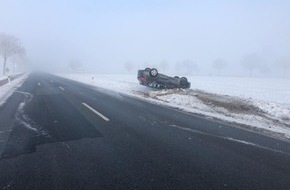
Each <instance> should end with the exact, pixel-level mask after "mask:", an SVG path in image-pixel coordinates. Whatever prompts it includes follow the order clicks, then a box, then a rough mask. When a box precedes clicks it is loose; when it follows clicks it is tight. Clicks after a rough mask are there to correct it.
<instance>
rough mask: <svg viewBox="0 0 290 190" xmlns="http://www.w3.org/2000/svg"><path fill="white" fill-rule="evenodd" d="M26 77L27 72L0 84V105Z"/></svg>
mask: <svg viewBox="0 0 290 190" xmlns="http://www.w3.org/2000/svg"><path fill="white" fill-rule="evenodd" d="M27 77H28V74H24V75H22V76H20V77H19V78H17V79H14V80H13V81H11V82H10V83H7V84H5V85H3V86H0V106H1V105H3V104H4V103H5V102H6V100H7V99H8V98H9V96H11V95H12V94H13V92H14V91H15V90H16V89H17V88H19V87H20V86H21V85H22V84H23V82H24V81H25V80H26V78H27Z"/></svg>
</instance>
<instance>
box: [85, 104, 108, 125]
mask: <svg viewBox="0 0 290 190" xmlns="http://www.w3.org/2000/svg"><path fill="white" fill-rule="evenodd" d="M82 104H83V105H84V106H86V107H87V108H88V109H89V110H91V111H92V112H94V113H95V114H97V115H98V116H100V117H101V118H102V119H103V120H105V121H110V119H108V118H107V117H106V116H104V115H103V114H101V113H100V112H98V111H97V110H95V109H94V108H92V107H91V106H89V105H88V104H86V103H82Z"/></svg>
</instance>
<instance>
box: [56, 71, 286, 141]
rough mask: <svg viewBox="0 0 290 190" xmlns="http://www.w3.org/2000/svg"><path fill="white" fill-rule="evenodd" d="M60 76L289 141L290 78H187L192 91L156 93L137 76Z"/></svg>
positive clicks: (157, 91) (160, 91)
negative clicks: (143, 84)
mask: <svg viewBox="0 0 290 190" xmlns="http://www.w3.org/2000/svg"><path fill="white" fill-rule="evenodd" d="M58 76H61V77H65V78H68V79H72V80H75V81H79V82H83V83H87V84H90V85H94V86H98V87H102V88H107V89H110V90H114V91H117V92H121V93H124V94H128V95H132V96H137V97H139V98H144V99H147V100H150V101H154V102H156V103H159V104H163V105H167V106H170V107H175V108H179V109H182V110H184V111H187V112H191V113H195V114H201V115H204V116H206V117H207V118H211V119H219V120H223V121H228V122H232V123H236V124H239V125H238V126H243V127H246V128H248V129H252V130H255V131H260V132H263V133H267V134H271V135H273V134H274V135H279V136H283V137H286V138H288V139H290V80H288V79H262V78H234V77H188V80H189V81H190V82H191V84H192V85H191V89H188V90H183V89H175V90H154V89H151V88H148V87H144V86H141V85H139V83H138V81H137V78H136V75H96V74H58ZM273 132H274V133H273Z"/></svg>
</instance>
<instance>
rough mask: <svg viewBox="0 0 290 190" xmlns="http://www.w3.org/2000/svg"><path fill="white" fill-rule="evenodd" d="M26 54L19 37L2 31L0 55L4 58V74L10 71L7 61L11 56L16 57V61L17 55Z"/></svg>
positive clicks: (0, 35)
mask: <svg viewBox="0 0 290 190" xmlns="http://www.w3.org/2000/svg"><path fill="white" fill-rule="evenodd" d="M24 55H25V49H24V48H23V46H22V45H21V43H20V41H19V39H18V38H16V37H14V36H11V35H8V34H4V33H0V56H1V57H2V58H3V70H2V72H3V73H2V74H3V75H5V74H6V72H8V71H9V70H8V68H7V61H8V59H9V58H14V61H15V60H16V56H19V57H23V56H24Z"/></svg>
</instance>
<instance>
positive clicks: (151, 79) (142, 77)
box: [137, 68, 190, 89]
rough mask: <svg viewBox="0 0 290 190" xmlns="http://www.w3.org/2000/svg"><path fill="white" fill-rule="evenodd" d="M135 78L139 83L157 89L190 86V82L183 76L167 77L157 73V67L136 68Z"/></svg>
mask: <svg viewBox="0 0 290 190" xmlns="http://www.w3.org/2000/svg"><path fill="white" fill-rule="evenodd" d="M137 79H138V80H139V82H140V84H141V85H144V86H149V87H152V88H157V89H170V88H190V82H188V81H187V78H185V77H178V76H175V77H169V76H167V75H164V74H161V73H158V71H157V69H155V68H153V69H150V68H146V69H145V70H138V76H137Z"/></svg>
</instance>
